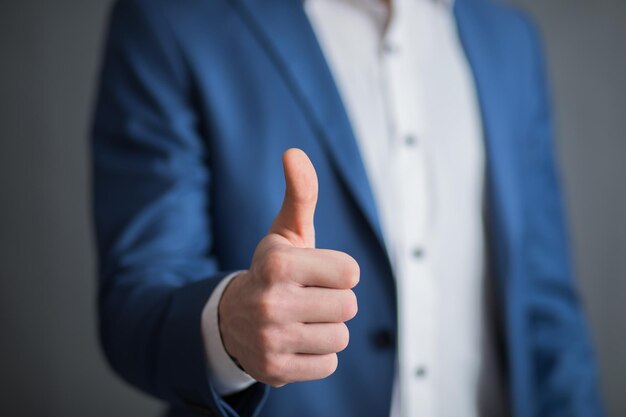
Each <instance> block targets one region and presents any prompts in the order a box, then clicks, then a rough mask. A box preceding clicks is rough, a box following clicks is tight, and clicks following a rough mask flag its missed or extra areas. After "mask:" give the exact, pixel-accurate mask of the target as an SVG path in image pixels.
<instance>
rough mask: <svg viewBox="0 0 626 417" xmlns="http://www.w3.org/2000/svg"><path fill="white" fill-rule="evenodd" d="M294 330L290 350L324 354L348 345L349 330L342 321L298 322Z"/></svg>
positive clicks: (338, 350)
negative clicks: (292, 343)
mask: <svg viewBox="0 0 626 417" xmlns="http://www.w3.org/2000/svg"><path fill="white" fill-rule="evenodd" d="M296 329H297V330H295V335H296V338H295V342H294V345H293V346H292V351H293V352H296V353H308V354H315V355H326V354H329V353H337V352H341V351H342V350H344V349H345V348H346V347H348V343H349V341H350V332H349V331H348V327H347V326H346V325H345V324H344V323H311V324H299V325H298V326H297V327H296Z"/></svg>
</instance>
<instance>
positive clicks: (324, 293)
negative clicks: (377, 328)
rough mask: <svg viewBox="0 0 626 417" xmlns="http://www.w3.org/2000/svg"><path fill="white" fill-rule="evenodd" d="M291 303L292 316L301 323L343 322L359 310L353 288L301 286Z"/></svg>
mask: <svg viewBox="0 0 626 417" xmlns="http://www.w3.org/2000/svg"><path fill="white" fill-rule="evenodd" d="M291 303H292V304H291V306H290V307H289V309H290V310H291V314H292V315H291V317H292V318H293V319H294V320H295V321H297V322H299V323H343V322H346V321H348V320H351V319H353V318H354V316H356V313H357V311H358V305H357V299H356V295H355V294H354V292H353V291H352V290H331V289H328V288H317V287H308V288H301V289H298V290H297V291H296V292H295V294H294V297H292V299H291Z"/></svg>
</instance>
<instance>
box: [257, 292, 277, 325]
mask: <svg viewBox="0 0 626 417" xmlns="http://www.w3.org/2000/svg"><path fill="white" fill-rule="evenodd" d="M277 310H278V307H277V306H276V301H275V300H274V297H272V296H271V294H269V293H265V294H263V295H262V296H261V297H260V298H259V299H258V301H257V314H258V317H259V318H260V319H261V320H262V321H266V322H268V321H269V322H271V321H274V319H275V317H276V311H277Z"/></svg>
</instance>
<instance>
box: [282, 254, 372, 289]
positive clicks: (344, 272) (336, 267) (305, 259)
mask: <svg viewBox="0 0 626 417" xmlns="http://www.w3.org/2000/svg"><path fill="white" fill-rule="evenodd" d="M290 252H291V254H290V255H291V259H292V262H293V263H294V264H295V265H297V268H294V269H293V275H292V279H293V280H294V281H296V282H297V283H299V284H300V285H302V286H306V287H324V288H334V289H350V288H353V287H355V286H356V285H357V284H358V282H359V276H360V273H361V272H360V269H359V264H358V263H357V262H356V261H355V260H354V258H352V257H351V256H350V255H348V254H346V253H344V252H339V251H335V250H329V249H301V248H297V249H293V250H290Z"/></svg>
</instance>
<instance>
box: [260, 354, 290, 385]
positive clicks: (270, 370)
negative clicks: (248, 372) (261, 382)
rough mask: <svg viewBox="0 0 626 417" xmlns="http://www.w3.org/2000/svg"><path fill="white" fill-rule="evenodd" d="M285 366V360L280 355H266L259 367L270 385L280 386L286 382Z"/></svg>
mask: <svg viewBox="0 0 626 417" xmlns="http://www.w3.org/2000/svg"><path fill="white" fill-rule="evenodd" d="M284 366H285V365H284V361H283V360H282V359H280V357H279V356H278V355H265V356H264V358H263V360H262V361H261V364H260V366H259V368H260V370H261V373H262V374H263V375H264V376H265V380H266V381H268V383H270V385H274V384H276V385H274V386H280V385H283V384H284V383H285V379H284V377H283V369H284Z"/></svg>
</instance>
